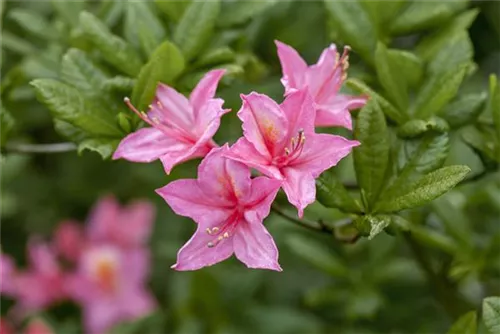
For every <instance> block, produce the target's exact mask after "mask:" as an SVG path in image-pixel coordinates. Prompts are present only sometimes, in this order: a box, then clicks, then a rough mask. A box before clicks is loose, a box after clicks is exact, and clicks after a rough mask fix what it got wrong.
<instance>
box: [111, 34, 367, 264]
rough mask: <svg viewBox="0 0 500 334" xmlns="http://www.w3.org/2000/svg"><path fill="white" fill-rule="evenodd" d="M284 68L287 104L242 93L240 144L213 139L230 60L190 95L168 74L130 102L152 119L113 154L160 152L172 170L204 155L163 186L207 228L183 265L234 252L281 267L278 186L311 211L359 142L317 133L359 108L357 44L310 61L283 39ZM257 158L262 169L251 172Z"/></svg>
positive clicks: (186, 250)
mask: <svg viewBox="0 0 500 334" xmlns="http://www.w3.org/2000/svg"><path fill="white" fill-rule="evenodd" d="M276 45H277V48H278V56H279V58H280V61H281V65H282V69H283V78H282V83H283V84H284V86H285V99H284V101H283V102H282V103H281V104H278V103H276V102H275V101H273V100H272V99H271V98H270V97H268V96H266V95H263V94H258V93H255V92H252V93H250V94H248V95H241V99H242V101H243V105H242V107H241V109H240V110H239V111H238V117H239V119H240V120H241V121H242V128H243V137H241V138H240V139H239V140H238V141H236V143H234V144H233V145H232V146H228V145H227V144H225V145H224V146H222V147H218V145H217V144H215V143H214V141H213V140H212V137H213V135H214V134H215V132H216V131H217V129H218V127H219V125H220V118H221V117H222V115H224V114H225V113H226V112H228V110H225V109H223V108H222V105H223V102H224V101H223V100H221V99H220V98H215V92H216V90H217V85H218V83H219V81H220V79H221V78H222V76H223V74H224V70H213V71H210V72H208V73H207V74H206V75H205V77H204V78H203V79H202V80H201V81H200V82H199V83H198V85H197V86H196V88H195V89H194V90H193V92H192V93H191V95H190V97H189V99H187V98H186V97H184V96H183V95H182V94H180V93H178V92H176V91H175V90H174V89H173V88H171V87H168V86H166V85H163V84H160V85H159V86H158V89H157V94H156V98H155V100H154V102H153V103H152V104H151V105H150V108H149V111H148V112H147V113H145V112H142V111H138V110H136V109H135V108H134V107H133V106H132V105H131V103H130V101H129V100H128V99H126V100H125V101H126V103H127V104H128V105H129V107H130V108H131V109H132V110H133V111H134V112H135V113H137V114H138V115H139V116H140V117H141V118H142V119H143V120H144V121H145V122H146V123H148V124H149V125H151V127H145V128H142V129H140V130H138V131H136V132H134V133H132V134H130V135H128V136H127V137H126V138H125V139H123V141H122V142H121V143H120V145H119V146H118V148H117V150H116V152H115V153H114V155H113V158H114V159H119V158H123V159H126V160H130V161H135V162H151V161H153V160H156V159H160V160H161V162H162V163H163V166H164V168H165V172H166V173H167V174H168V173H170V171H171V170H172V168H173V167H174V166H175V165H177V164H179V163H181V162H183V161H186V160H189V159H193V158H199V157H204V159H203V161H202V162H201V164H200V166H199V168H198V178H197V179H195V180H177V181H174V182H171V183H170V184H168V185H167V186H165V187H163V188H160V189H158V190H157V192H158V194H160V195H161V196H162V197H163V198H164V199H165V201H166V202H167V203H168V204H169V205H170V207H171V208H172V210H173V211H174V212H176V213H177V214H179V215H182V216H186V217H190V218H191V219H193V220H194V221H195V222H196V223H197V224H198V228H197V230H196V232H195V234H194V235H193V237H192V238H191V239H190V240H189V241H188V242H187V243H186V244H185V245H184V246H183V247H182V248H181V250H180V251H179V253H178V256H177V263H176V264H175V265H174V266H173V268H174V269H176V270H195V269H199V268H202V267H205V266H210V265H213V264H215V263H218V262H220V261H222V260H224V259H226V258H228V257H230V256H231V255H232V254H233V253H234V254H235V256H236V257H237V258H238V259H239V260H240V261H241V262H243V263H244V264H245V265H246V266H247V267H249V268H264V269H272V270H277V271H281V267H280V265H279V264H278V250H277V248H276V245H275V243H274V241H273V238H272V237H271V235H270V234H269V232H268V231H267V230H266V228H265V227H264V225H263V220H264V218H266V217H267V216H268V215H269V211H270V208H271V203H272V202H273V200H274V198H275V196H276V194H277V192H278V191H279V189H283V191H284V192H285V194H286V196H287V197H288V200H289V202H290V203H291V204H292V205H294V206H295V207H296V208H297V210H298V215H299V216H300V217H302V215H303V211H304V208H305V207H306V206H307V205H309V204H311V203H313V202H314V201H315V198H316V188H315V178H317V177H318V176H319V175H320V174H321V173H322V172H323V171H325V170H327V169H329V168H330V167H332V166H335V165H336V164H337V163H338V162H339V160H341V159H342V158H344V157H345V156H346V155H348V154H349V153H350V152H351V150H352V148H353V147H355V146H357V145H359V142H357V141H353V140H348V139H346V138H343V137H340V136H335V135H330V134H318V133H316V132H315V126H343V127H346V128H348V129H351V128H352V121H351V115H350V113H349V111H350V110H352V109H356V108H360V107H362V106H363V105H364V104H365V102H366V98H365V97H353V96H347V95H343V94H340V93H339V90H340V88H341V85H342V84H343V82H344V80H345V78H346V70H347V68H348V50H349V48H345V49H344V52H343V54H342V55H341V56H340V55H339V53H338V52H337V50H336V48H335V46H334V45H331V46H330V47H328V48H327V49H325V50H324V51H323V53H322V54H321V57H320V59H319V61H318V63H317V64H315V65H312V66H308V65H307V64H306V63H305V61H304V60H303V59H302V58H301V57H300V55H299V54H298V53H297V52H296V51H295V50H294V49H293V48H292V47H290V46H288V45H286V44H283V43H281V42H278V41H277V42H276ZM250 168H252V169H255V170H257V171H258V172H260V173H261V174H262V176H258V177H255V178H251V172H250Z"/></svg>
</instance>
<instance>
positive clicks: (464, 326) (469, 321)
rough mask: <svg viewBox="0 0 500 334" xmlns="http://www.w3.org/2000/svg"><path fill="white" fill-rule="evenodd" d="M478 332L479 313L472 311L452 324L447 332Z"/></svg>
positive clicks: (465, 333) (473, 333) (450, 333)
mask: <svg viewBox="0 0 500 334" xmlns="http://www.w3.org/2000/svg"><path fill="white" fill-rule="evenodd" d="M476 333H477V313H476V311H470V312H468V313H466V314H464V315H463V316H461V317H460V318H458V320H457V321H455V323H454V324H453V325H452V326H451V328H450V330H449V331H448V333H447V334H476Z"/></svg>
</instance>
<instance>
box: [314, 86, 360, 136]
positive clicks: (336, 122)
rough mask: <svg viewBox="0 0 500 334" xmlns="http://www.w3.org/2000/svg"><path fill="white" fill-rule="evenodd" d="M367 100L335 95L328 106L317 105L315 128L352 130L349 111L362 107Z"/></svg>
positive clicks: (358, 97)
mask: <svg viewBox="0 0 500 334" xmlns="http://www.w3.org/2000/svg"><path fill="white" fill-rule="evenodd" d="M366 101H367V98H366V97H364V96H348V95H341V94H339V95H336V96H334V97H333V98H332V99H330V100H329V101H328V104H323V105H317V107H316V108H317V111H316V122H315V124H316V126H342V127H344V128H347V129H349V130H352V117H351V113H350V111H351V110H354V109H358V108H361V107H363V106H364V105H365V104H366Z"/></svg>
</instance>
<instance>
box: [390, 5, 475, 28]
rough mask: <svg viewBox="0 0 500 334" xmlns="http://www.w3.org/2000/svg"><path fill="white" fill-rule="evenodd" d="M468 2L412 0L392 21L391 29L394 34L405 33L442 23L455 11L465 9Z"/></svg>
mask: <svg viewBox="0 0 500 334" xmlns="http://www.w3.org/2000/svg"><path fill="white" fill-rule="evenodd" d="M467 2H468V1H467V0H450V1H443V2H426V1H412V2H411V3H410V4H409V5H408V6H407V7H406V8H405V9H404V10H403V11H402V12H401V13H399V14H398V16H397V17H396V18H395V19H394V20H393V21H392V22H391V26H390V31H391V33H392V34H394V35H404V34H409V33H412V32H417V31H420V30H425V29H428V28H432V27H435V26H438V25H441V24H442V23H443V22H446V21H447V20H449V19H451V18H452V17H453V15H454V14H455V13H457V12H459V11H461V10H463V9H465V8H466V7H467Z"/></svg>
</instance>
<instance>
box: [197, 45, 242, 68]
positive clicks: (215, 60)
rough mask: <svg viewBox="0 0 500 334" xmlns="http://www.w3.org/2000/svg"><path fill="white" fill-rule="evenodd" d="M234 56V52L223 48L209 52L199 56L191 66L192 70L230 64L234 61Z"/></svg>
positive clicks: (225, 47)
mask: <svg viewBox="0 0 500 334" xmlns="http://www.w3.org/2000/svg"><path fill="white" fill-rule="evenodd" d="M235 58H236V55H235V53H234V51H233V50H232V49H231V48H229V47H227V46H223V47H220V48H217V49H213V50H209V51H207V53H205V54H204V55H203V56H201V57H200V58H199V59H198V60H197V61H196V62H195V63H194V65H193V67H194V68H202V67H210V66H214V65H219V64H224V63H231V62H233V61H234V60H235Z"/></svg>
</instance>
